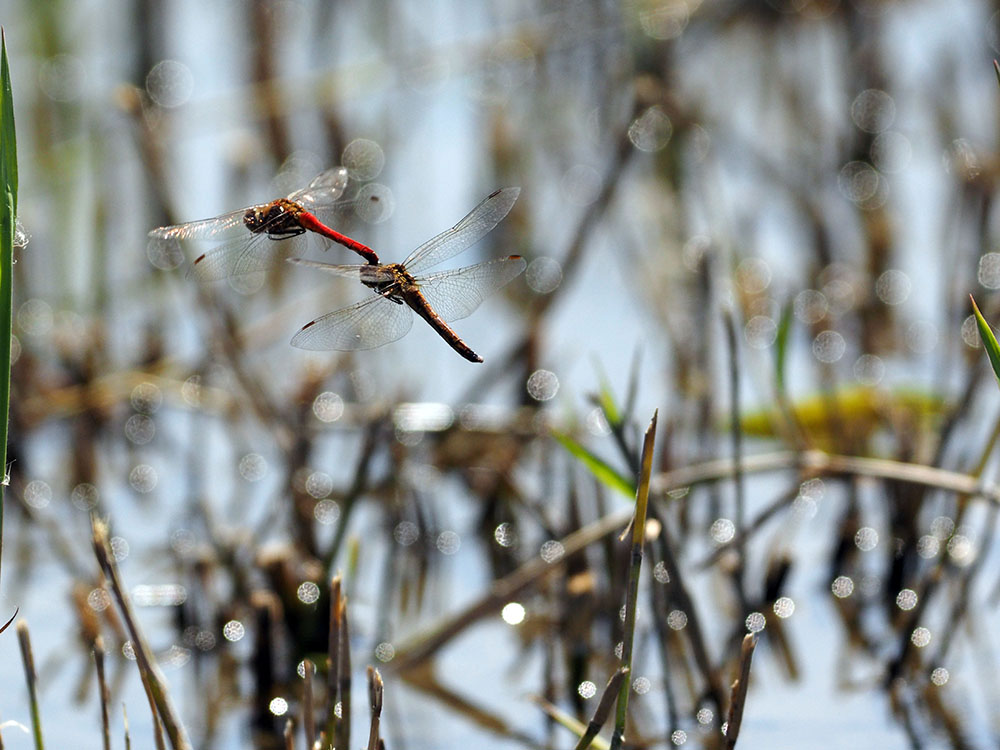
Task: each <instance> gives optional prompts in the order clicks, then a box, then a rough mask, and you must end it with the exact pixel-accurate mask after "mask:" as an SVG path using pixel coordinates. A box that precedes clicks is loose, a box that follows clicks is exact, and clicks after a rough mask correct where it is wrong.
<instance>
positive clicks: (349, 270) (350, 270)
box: [288, 258, 363, 281]
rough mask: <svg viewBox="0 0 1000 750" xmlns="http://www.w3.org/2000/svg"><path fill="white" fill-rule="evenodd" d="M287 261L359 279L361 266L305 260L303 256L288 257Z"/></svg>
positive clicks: (335, 274)
mask: <svg viewBox="0 0 1000 750" xmlns="http://www.w3.org/2000/svg"><path fill="white" fill-rule="evenodd" d="M288 262H289V263H294V264H295V265H297V266H307V267H309V268H318V269H319V270H320V271H325V272H326V273H332V274H333V275H334V276H343V277H344V278H347V279H354V280H355V281H361V269H362V268H363V266H338V265H336V264H334V263H321V262H320V261H318V260H306V259H305V258H289V259H288Z"/></svg>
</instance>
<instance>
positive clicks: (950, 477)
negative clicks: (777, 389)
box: [390, 450, 1000, 671]
mask: <svg viewBox="0 0 1000 750" xmlns="http://www.w3.org/2000/svg"><path fill="white" fill-rule="evenodd" d="M740 468H741V469H742V471H743V473H745V474H761V473H767V472H773V471H783V470H790V469H793V470H797V471H798V472H799V474H800V476H801V478H803V479H806V478H809V477H814V476H820V475H838V474H842V475H846V476H866V477H871V478H873V479H886V480H892V481H899V482H908V483H911V484H918V485H923V486H926V487H933V488H937V489H943V490H947V491H951V492H955V493H957V494H964V495H968V496H970V497H979V498H983V499H985V500H988V501H989V502H992V503H996V504H998V505H1000V486H997V485H994V484H990V483H986V482H982V481H980V480H979V479H977V478H975V477H972V476H969V475H967V474H962V473H960V472H955V471H948V470H946V469H938V468H934V467H930V466H922V465H919V464H910V463H904V462H902V461H891V460H887V459H874V458H861V457H857V456H843V455H837V454H830V453H824V452H822V451H814V450H811V451H801V452H793V451H780V452H776V453H766V454H760V455H756V456H747V457H745V458H744V459H743V461H742V462H741V466H740ZM735 469H736V466H735V462H734V461H733V460H732V459H729V458H724V459H718V460H713V461H705V462H702V463H698V464H692V465H691V466H685V467H682V468H678V469H673V470H671V471H668V472H663V473H661V474H657V475H656V476H654V477H652V478H651V480H650V493H652V494H655V495H657V496H659V498H660V499H661V500H664V501H666V502H671V499H670V498H669V497H667V495H668V493H670V492H673V491H675V490H681V489H687V488H690V487H693V486H694V485H698V484H706V483H712V482H719V481H724V480H727V479H730V478H732V477H733V475H734V473H735ZM775 510H777V508H775ZM631 517H632V509H631V508H627V509H623V510H620V511H616V512H614V513H610V514H608V515H606V516H604V517H603V518H600V519H598V520H597V521H595V522H593V523H591V524H589V525H587V526H585V527H583V528H582V529H578V530H576V531H574V532H572V533H571V534H568V535H567V536H565V537H564V538H563V539H561V540H559V541H560V543H561V544H562V547H563V553H564V554H563V557H562V558H561V559H560V561H557V562H556V563H548V562H546V561H544V560H542V559H541V558H538V557H533V558H531V559H530V560H528V561H527V562H525V563H524V564H523V565H521V567H519V568H518V569H517V570H515V571H514V572H513V573H511V574H510V575H507V576H505V577H504V578H501V579H499V580H498V581H495V582H494V583H493V585H492V586H491V587H490V591H489V593H488V594H486V595H485V596H483V597H482V598H480V599H479V600H477V601H475V602H473V603H472V604H470V605H469V606H468V607H466V608H465V609H463V610H461V611H460V612H457V613H455V614H453V615H449V616H447V617H445V618H442V619H441V620H440V621H439V622H438V623H437V624H435V625H432V626H431V627H430V628H428V629H426V630H425V631H424V632H422V633H419V634H417V635H416V636H414V637H412V638H410V639H408V640H406V641H404V642H403V643H402V644H401V645H400V647H399V648H398V649H397V651H396V658H395V659H393V661H392V662H390V666H391V667H392V669H394V670H396V671H403V670H406V669H409V668H411V667H413V666H414V665H416V664H418V663H420V662H421V661H423V660H425V659H427V658H428V657H430V656H432V655H433V654H434V653H436V652H437V651H438V650H439V649H440V648H441V647H442V646H444V645H445V644H446V643H447V642H448V641H450V640H451V639H452V638H454V637H455V636H456V635H458V634H459V633H461V632H462V631H464V630H465V629H466V628H468V627H469V626H470V625H473V624H474V623H476V622H478V621H479V620H481V619H483V618H484V617H488V616H492V615H493V614H495V613H496V612H497V611H499V609H500V608H502V607H503V605H505V604H507V603H508V602H509V601H511V600H512V599H513V598H514V597H515V596H517V595H518V594H519V593H521V592H522V591H524V590H525V589H527V588H528V587H530V586H532V585H534V584H536V583H537V582H539V581H540V580H541V579H542V578H544V577H545V576H547V575H550V574H552V573H554V572H556V571H558V570H561V569H562V566H561V565H560V564H559V563H560V562H561V561H563V560H565V559H566V558H567V557H569V556H571V555H573V554H575V553H577V552H579V551H580V550H582V549H584V548H585V547H587V546H589V545H590V544H593V543H594V542H597V541H599V540H601V539H603V538H604V537H605V536H607V535H608V534H610V533H612V532H614V531H618V530H619V529H621V528H622V527H623V526H624V525H625V524H627V523H628V522H629V521H630V519H631ZM753 527H754V525H751V528H753Z"/></svg>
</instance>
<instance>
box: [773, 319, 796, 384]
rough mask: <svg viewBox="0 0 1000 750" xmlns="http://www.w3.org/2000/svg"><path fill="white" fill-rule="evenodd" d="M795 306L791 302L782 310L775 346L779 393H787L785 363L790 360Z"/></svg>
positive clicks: (776, 376)
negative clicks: (789, 339)
mask: <svg viewBox="0 0 1000 750" xmlns="http://www.w3.org/2000/svg"><path fill="white" fill-rule="evenodd" d="M793 312H794V305H793V303H792V301H791V300H787V301H786V302H785V305H784V307H782V308H781V319H780V320H779V321H778V336H777V339H776V340H775V342H774V343H775V346H774V372H775V378H776V380H777V385H778V392H779V393H784V392H785V362H786V361H787V359H788V336H789V334H790V333H791V330H792V320H793V319H794V317H793Z"/></svg>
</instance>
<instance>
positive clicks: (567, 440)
mask: <svg viewBox="0 0 1000 750" xmlns="http://www.w3.org/2000/svg"><path fill="white" fill-rule="evenodd" d="M552 436H553V437H554V438H555V439H556V440H558V441H559V443H560V445H562V447H563V448H565V449H566V450H567V451H569V453H570V455H572V456H573V457H574V458H576V459H578V460H579V461H580V463H582V464H583V465H584V466H586V467H587V470H588V471H590V473H591V474H593V475H594V477H595V478H596V479H597V481H599V482H600V483H601V484H603V485H604V486H605V487H608V488H609V489H612V490H615V491H616V492H620V493H622V494H623V495H625V496H626V497H628V498H630V499H634V498H635V484H633V483H632V482H631V481H630V480H629V479H628V478H627V477H625V476H624V475H623V474H622V473H621V472H620V471H618V470H617V469H615V468H614V467H613V466H611V464H609V463H608V462H607V461H605V460H604V459H603V458H600V457H599V456H597V455H595V454H594V453H592V452H591V451H589V450H588V449H587V448H585V447H584V446H583V445H581V444H580V443H578V442H577V441H576V440H574V439H573V438H572V437H570V436H569V435H567V434H565V433H562V432H559V431H557V430H553V431H552Z"/></svg>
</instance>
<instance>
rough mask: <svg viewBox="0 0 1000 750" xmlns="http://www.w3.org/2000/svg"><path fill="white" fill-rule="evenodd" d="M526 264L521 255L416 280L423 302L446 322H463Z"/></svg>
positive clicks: (518, 273) (513, 277)
mask: <svg viewBox="0 0 1000 750" xmlns="http://www.w3.org/2000/svg"><path fill="white" fill-rule="evenodd" d="M526 265H527V264H526V263H525V262H524V258H522V257H520V256H519V255H512V256H510V257H509V258H502V259H500V260H488V261H486V262H485V263H477V264H476V265H474V266H467V267H465V268H457V269H455V270H454V271H442V272H441V273H435V274H431V275H429V276H424V277H423V278H419V279H417V283H418V284H419V285H420V291H421V292H423V294H424V298H425V299H426V300H427V303H428V304H429V305H430V306H431V309H433V310H434V311H435V312H437V314H438V315H440V316H441V317H442V318H443V319H444V320H446V321H452V320H461V319H462V318H466V317H468V316H469V315H472V313H473V311H475V309H476V308H477V307H479V305H480V304H482V302H483V300H484V299H486V298H487V297H488V296H490V295H491V294H493V293H494V292H495V291H497V290H498V289H500V288H501V287H503V286H504V285H506V284H508V283H510V282H511V281H513V280H514V279H515V278H517V277H518V276H519V275H520V274H521V272H522V271H523V270H524V268H525V266H526Z"/></svg>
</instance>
